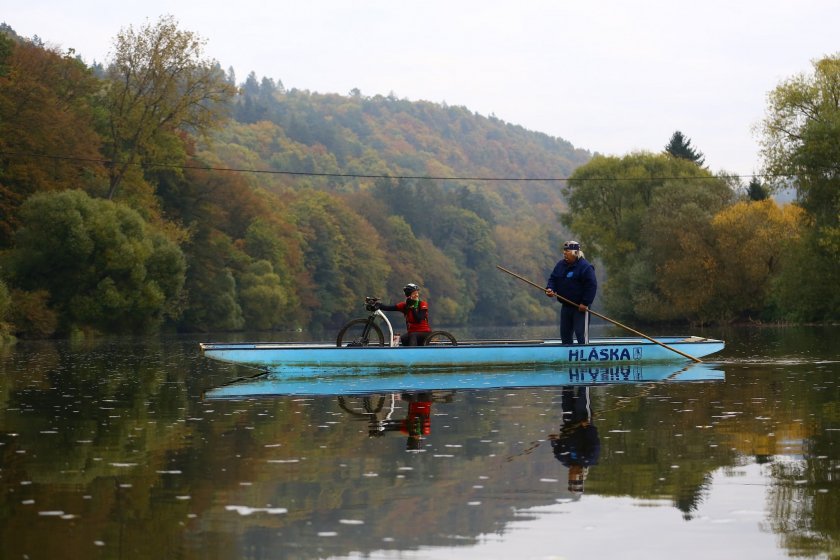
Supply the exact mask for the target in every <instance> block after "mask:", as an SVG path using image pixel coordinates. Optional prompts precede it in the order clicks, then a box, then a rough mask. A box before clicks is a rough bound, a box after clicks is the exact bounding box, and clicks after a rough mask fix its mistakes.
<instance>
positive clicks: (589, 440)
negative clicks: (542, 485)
mask: <svg viewBox="0 0 840 560" xmlns="http://www.w3.org/2000/svg"><path fill="white" fill-rule="evenodd" d="M560 407H561V409H562V414H561V421H560V431H559V433H557V434H550V435H549V436H548V437H549V440H550V441H551V448H552V451H553V452H554V457H555V458H556V459H557V460H558V461H560V463H562V464H563V466H565V467H567V468H568V469H569V487H568V488H569V491H570V492H574V493H582V492H583V488H584V482H585V481H586V477H587V475H588V474H589V467H591V466H593V465H597V464H598V457H599V456H600V454H601V440H600V439H599V437H598V428H596V427H595V423H594V421H595V418H594V414H593V412H592V400H591V399H590V395H589V387H587V386H578V387H563V389H562V390H561V396H560Z"/></svg>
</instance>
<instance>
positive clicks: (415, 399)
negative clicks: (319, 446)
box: [338, 391, 454, 451]
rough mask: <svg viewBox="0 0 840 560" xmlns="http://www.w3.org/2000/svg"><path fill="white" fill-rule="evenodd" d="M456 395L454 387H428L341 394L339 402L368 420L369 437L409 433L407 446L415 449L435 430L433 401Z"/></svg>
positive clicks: (407, 434)
mask: <svg viewBox="0 0 840 560" xmlns="http://www.w3.org/2000/svg"><path fill="white" fill-rule="evenodd" d="M453 395H454V391H424V392H418V393H408V392H402V393H390V394H388V395H365V396H359V397H350V396H340V397H338V405H339V407H341V408H342V409H343V410H345V411H346V412H349V413H350V414H352V415H353V416H355V417H357V418H364V419H366V420H367V422H368V437H382V436H384V435H385V434H387V433H389V432H399V433H402V434H405V436H406V442H405V447H406V449H407V450H410V451H415V450H419V449H420V448H421V447H422V445H423V440H424V439H425V438H426V437H427V436H429V435H430V434H431V433H432V404H433V403H434V402H451V401H452V396H453ZM404 405H405V406H404ZM402 410H406V413H405V417H399V416H400V415H401V413H402Z"/></svg>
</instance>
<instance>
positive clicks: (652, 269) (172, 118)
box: [0, 16, 840, 343]
mask: <svg viewBox="0 0 840 560" xmlns="http://www.w3.org/2000/svg"><path fill="white" fill-rule="evenodd" d="M203 45H204V41H203V40H202V39H201V38H200V37H198V36H197V35H195V34H194V33H192V32H189V31H186V30H183V29H180V28H179V26H178V24H177V22H176V21H175V20H174V19H173V18H172V17H171V16H163V17H161V18H160V19H159V20H157V21H156V22H154V23H148V24H146V25H145V26H142V27H139V28H134V27H128V28H126V29H123V30H122V31H120V32H119V33H118V34H117V35H116V36H115V37H114V49H113V52H114V53H115V54H114V55H113V59H112V60H108V61H106V62H105V63H96V64H94V65H92V66H88V65H86V64H85V63H84V62H83V60H82V58H81V57H80V56H79V55H77V54H76V53H75V52H74V51H72V50H69V51H67V52H60V51H58V50H56V49H54V48H50V47H48V46H46V45H45V44H44V43H43V42H42V41H41V40H40V39H38V38H37V37H36V38H34V39H26V38H22V37H19V36H18V35H17V34H16V33H15V32H14V30H13V29H12V27H10V26H9V25H7V24H2V25H0V217H2V219H0V341H9V340H13V339H14V338H15V337H16V338H31V339H37V338H52V337H55V338H67V337H72V338H77V337H81V338H85V337H97V336H103V335H107V334H133V333H138V334H139V333H157V332H179V333H200V332H211V331H212V332H239V331H244V330H248V331H251V330H253V331H260V332H281V331H284V330H290V331H295V330H306V331H312V332H328V331H331V330H333V329H336V328H338V326H340V325H341V324H343V323H344V322H345V321H346V320H347V319H348V318H350V317H353V316H356V315H359V314H360V313H361V312H362V309H363V301H364V296H366V295H376V296H378V297H383V298H386V299H388V298H392V297H396V295H398V294H400V293H401V292H400V287H401V286H402V285H404V284H405V283H406V282H409V281H411V282H415V283H417V284H419V285H421V286H422V287H423V290H424V295H425V296H426V297H427V298H428V299H429V301H430V302H431V306H432V307H431V312H432V317H433V321H434V322H435V324H436V325H444V324H446V325H453V326H456V327H457V326H467V325H517V324H523V323H528V324H536V323H540V324H553V323H555V322H556V319H557V313H558V312H559V306H557V305H553V304H551V302H549V301H548V300H547V299H546V298H545V297H544V296H543V297H540V296H541V295H542V294H533V293H531V291H528V290H523V289H522V288H521V287H520V286H518V285H517V284H516V283H515V282H514V281H511V280H510V279H507V278H503V277H501V275H500V273H498V271H496V266H497V265H504V266H508V267H510V268H512V269H514V270H517V271H518V272H521V273H522V274H523V275H525V276H527V277H529V278H534V279H544V278H545V277H546V276H547V274H548V272H549V271H550V269H551V267H552V266H553V264H554V262H556V260H557V259H558V258H559V254H560V249H559V247H561V245H562V243H563V241H565V240H567V239H576V240H579V241H580V243H581V244H582V248H583V249H584V250H585V252H586V255H587V258H588V259H589V260H591V261H592V262H594V263H595V265H596V271H597V275H598V279H599V284H600V291H599V297H598V299H597V300H596V302H595V308H596V309H598V310H603V311H604V312H606V313H608V314H609V315H610V316H612V317H615V318H616V319H619V320H622V321H625V322H627V323H628V324H633V325H634V326H635V325H638V326H640V327H642V326H646V327H649V326H652V325H653V326H663V325H671V324H674V325H698V326H702V325H730V324H731V325H739V324H747V325H751V326H754V325H793V324H798V325H806V324H833V325H836V324H838V321H839V320H840V295H838V291H837V290H836V286H837V285H840V194H839V193H840V171H838V170H840V153H838V151H837V143H836V138H838V137H840V107H838V100H837V98H836V96H832V95H831V92H832V91H837V90H838V89H840V55H832V56H825V57H823V58H821V59H818V60H815V61H814V63H813V67H812V68H811V70H810V72H809V73H803V74H802V75H798V76H793V77H791V78H789V79H788V80H785V81H783V82H782V83H780V84H779V85H778V86H777V88H776V89H774V90H773V91H772V92H769V95H768V107H767V111H766V113H767V117H766V119H765V121H764V122H763V123H762V126H761V127H760V130H759V131H758V133H759V134H760V135H761V136H760V138H761V145H762V158H763V161H762V162H760V167H761V169H762V172H761V174H760V175H755V176H749V177H743V176H736V175H733V174H731V173H727V172H726V171H719V172H716V173H714V172H712V171H710V170H709V167H708V166H709V165H713V163H714V162H709V161H705V158H704V156H703V154H702V152H700V151H699V150H698V149H697V148H696V147H693V146H692V145H691V141H690V139H689V138H688V137H687V136H685V135H683V133H682V132H680V131H677V132H675V133H674V135H673V136H672V138H671V139H670V142H668V143H667V144H664V148H663V150H662V152H660V153H651V152H634V153H630V154H626V155H623V156H603V155H598V154H597V153H595V154H593V153H590V152H589V151H587V150H583V149H580V148H576V147H575V146H573V145H572V144H571V143H570V142H568V141H566V140H564V139H562V138H555V137H550V136H548V135H546V134H542V133H539V132H534V131H530V130H526V129H524V128H523V127H521V126H517V125H514V124H511V123H507V122H505V121H503V120H501V119H499V118H497V117H495V116H493V115H491V116H489V117H486V116H482V115H479V114H477V113H474V112H472V111H470V110H469V109H467V108H466V107H456V106H448V105H446V104H437V103H430V102H425V101H416V102H410V101H408V100H405V99H399V98H397V97H396V96H395V95H394V94H391V95H388V96H382V95H374V96H366V95H363V94H362V92H360V91H359V90H358V89H354V90H352V91H350V92H349V93H348V94H347V95H337V94H319V93H315V92H310V91H308V90H298V89H290V90H287V89H286V88H285V87H284V86H283V84H282V82H281V81H280V80H275V79H272V78H267V77H263V78H258V77H257V74H256V73H255V72H251V74H249V75H248V76H247V78H246V79H245V80H244V81H242V82H239V81H237V79H236V76H235V75H234V74H233V71H232V70H228V71H227V72H226V71H224V70H223V69H222V65H221V64H220V63H219V62H217V61H215V60H209V59H207V58H205V56H204V53H203ZM185 92H187V93H185ZM758 165H759V162H757V166H758ZM747 181H748V182H747ZM745 183H746V184H745ZM791 191H793V192H794V193H795V200H794V201H792V202H786V203H779V202H777V201H776V200H774V198H773V195H774V194H776V193H780V192H786V193H789V192H791ZM6 343H8V342H6Z"/></svg>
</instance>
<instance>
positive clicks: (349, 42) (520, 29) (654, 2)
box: [0, 0, 840, 175]
mask: <svg viewBox="0 0 840 560" xmlns="http://www.w3.org/2000/svg"><path fill="white" fill-rule="evenodd" d="M165 14H171V15H173V16H174V17H175V19H176V20H177V21H178V23H179V27H180V28H181V29H183V30H189V31H192V32H195V33H197V34H198V35H200V36H201V37H203V38H204V39H206V40H207V46H206V54H207V56H208V57H210V58H214V59H216V60H218V61H219V63H220V64H221V65H222V67H223V68H225V69H227V68H229V67H233V68H234V70H235V72H236V77H237V82H240V83H241V82H243V81H244V80H245V78H246V77H247V75H248V73H250V72H251V71H254V72H255V73H256V75H257V76H258V77H259V78H262V77H263V76H267V77H270V78H273V79H275V80H279V81H282V83H283V85H284V86H286V88H288V89H291V88H298V89H307V90H310V91H317V92H323V93H340V94H347V93H348V92H349V91H350V90H351V89H353V88H359V89H360V90H361V92H362V94H363V95H369V96H372V95H376V94H382V95H388V94H389V93H394V94H395V95H396V96H397V97H399V98H406V99H410V100H421V99H422V100H427V101H432V102H437V103H444V102H445V103H447V104H449V105H462V106H465V107H467V108H468V109H470V110H472V111H475V112H477V113H480V114H482V115H490V114H495V115H496V116H497V117H498V118H500V119H503V120H504V121H506V122H509V123H513V124H519V125H522V126H524V127H525V128H528V129H530V130H536V131H540V132H544V133H546V134H549V135H552V136H558V137H561V138H564V139H566V140H568V141H570V142H571V143H572V144H574V145H575V146H576V147H578V148H583V149H586V150H590V151H592V152H596V151H597V152H600V153H604V154H611V155H624V154H627V153H629V152H632V151H636V150H648V151H661V150H662V148H663V147H664V146H665V144H666V143H667V141H668V139H669V138H670V136H671V134H672V133H673V132H674V131H675V130H681V131H682V132H683V133H684V134H685V135H686V136H688V137H689V138H690V139H691V140H692V145H693V146H695V147H696V148H697V149H699V150H701V151H703V153H704V154H705V155H706V164H707V165H708V166H709V167H710V168H711V169H712V170H713V171H720V170H726V171H729V172H731V173H736V174H744V175H746V174H750V173H752V172H753V171H757V170H758V169H759V168H760V160H759V155H758V138H757V137H756V135H755V133H754V132H753V127H754V126H755V125H756V124H757V123H758V122H759V121H760V120H761V119H762V118H763V116H764V114H765V110H766V107H767V102H766V101H767V94H768V92H770V91H771V90H772V89H773V88H775V87H776V86H777V85H778V84H779V83H780V82H782V81H783V80H786V79H788V78H790V77H792V76H794V75H795V74H798V73H803V72H810V71H811V61H812V60H815V59H817V58H821V57H823V56H825V55H829V54H834V53H837V52H840V40H838V38H840V31H838V30H840V3H838V2H837V0H706V1H705V2H700V3H697V2H680V1H674V0H644V1H633V0H604V1H599V0H520V1H517V2H513V1H508V2H501V1H496V0H476V1H474V0H448V1H441V0H427V1H425V2H394V1H387V0H377V1H372V0H345V1H338V0H306V1H300V0H297V1H294V2H290V1H288V0H285V1H284V0H274V1H269V0H236V1H230V2H222V1H219V0H202V1H200V2H199V1H197V0H178V1H177V2H175V1H171V0H170V1H162V0H144V1H142V2H139V1H135V0H124V1H122V2H115V1H113V0H108V1H105V0H76V1H74V2H67V1H66V0H30V1H29V2H7V5H6V6H4V7H3V9H2V12H0V21H5V22H6V23H7V24H8V25H10V26H11V27H12V28H13V29H14V30H15V31H16V32H17V33H18V34H19V35H22V36H24V37H30V38H31V37H32V36H34V35H37V36H39V37H40V38H41V40H42V41H44V42H45V43H47V44H48V45H51V46H57V47H60V48H61V49H68V48H73V49H75V51H76V53H77V54H79V55H81V56H82V58H83V59H84V60H85V61H86V62H88V63H91V62H93V61H94V60H95V61H98V62H107V60H108V56H109V52H110V51H111V48H112V44H113V38H114V36H115V35H116V34H117V33H118V32H119V30H120V29H121V28H124V27H128V26H129V25H131V26H134V27H139V26H142V25H143V24H144V23H146V22H147V21H151V22H154V21H156V20H157V19H158V18H159V17H160V16H161V15H165ZM832 37H833V39H832Z"/></svg>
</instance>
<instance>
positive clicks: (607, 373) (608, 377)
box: [569, 365, 643, 383]
mask: <svg viewBox="0 0 840 560" xmlns="http://www.w3.org/2000/svg"><path fill="white" fill-rule="evenodd" d="M642 372H643V370H642V368H641V366H638V365H626V366H612V367H597V366H593V367H571V368H569V381H571V382H573V383H586V382H588V383H607V382H616V381H641V380H642V379H643V377H642Z"/></svg>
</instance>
